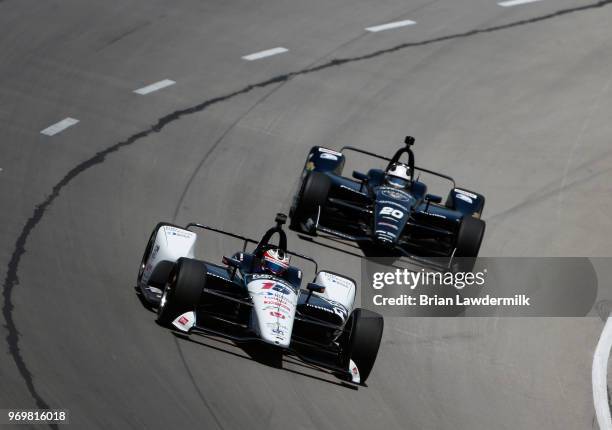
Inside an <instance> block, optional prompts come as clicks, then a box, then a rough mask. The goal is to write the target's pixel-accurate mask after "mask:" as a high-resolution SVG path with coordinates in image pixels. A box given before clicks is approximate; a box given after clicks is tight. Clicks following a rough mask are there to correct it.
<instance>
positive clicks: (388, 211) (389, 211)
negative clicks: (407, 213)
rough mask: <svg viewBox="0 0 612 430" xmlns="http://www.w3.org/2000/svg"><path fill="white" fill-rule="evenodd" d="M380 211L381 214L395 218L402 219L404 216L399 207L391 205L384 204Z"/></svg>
mask: <svg viewBox="0 0 612 430" xmlns="http://www.w3.org/2000/svg"><path fill="white" fill-rule="evenodd" d="M378 213H379V214H380V215H388V216H392V217H393V218H397V219H402V218H403V217H404V212H402V211H400V210H399V209H395V208H392V207H391V206H384V207H383V208H382V209H381V210H380V212H378Z"/></svg>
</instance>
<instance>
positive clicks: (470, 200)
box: [456, 194, 474, 204]
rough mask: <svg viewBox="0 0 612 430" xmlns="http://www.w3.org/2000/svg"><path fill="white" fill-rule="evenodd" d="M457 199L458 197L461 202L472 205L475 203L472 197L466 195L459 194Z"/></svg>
mask: <svg viewBox="0 0 612 430" xmlns="http://www.w3.org/2000/svg"><path fill="white" fill-rule="evenodd" d="M456 197H457V198H458V199H459V200H463V201H464V202H468V203H470V204H472V203H474V200H472V198H471V197H469V196H466V195H465V194H457V195H456Z"/></svg>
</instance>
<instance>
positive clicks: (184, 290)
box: [157, 258, 206, 326]
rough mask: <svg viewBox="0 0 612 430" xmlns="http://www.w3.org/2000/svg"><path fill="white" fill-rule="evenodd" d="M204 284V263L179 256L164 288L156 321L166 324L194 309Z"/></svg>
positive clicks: (198, 301)
mask: <svg viewBox="0 0 612 430" xmlns="http://www.w3.org/2000/svg"><path fill="white" fill-rule="evenodd" d="M205 284H206V264H205V263H204V262H202V261H198V260H193V259H190V258H179V260H178V261H177V263H176V266H175V268H174V270H173V271H172V273H171V275H170V280H169V281H168V283H167V284H166V286H165V288H164V292H163V294H162V298H161V301H160V303H159V307H158V309H157V322H158V323H160V324H161V325H164V326H167V325H170V324H171V323H172V321H174V320H175V319H176V317H178V316H179V315H181V314H183V313H185V312H189V311H192V310H195V308H196V307H197V306H198V305H199V303H200V298H201V296H202V290H203V289H204V286H205Z"/></svg>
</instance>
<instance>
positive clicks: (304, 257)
mask: <svg viewBox="0 0 612 430" xmlns="http://www.w3.org/2000/svg"><path fill="white" fill-rule="evenodd" d="M190 228H201V229H202V230H208V231H212V232H214V233H219V234H222V235H225V236H229V237H232V238H234V239H238V240H241V241H242V252H246V249H247V246H248V245H249V244H253V245H258V244H259V241H258V240H255V239H251V238H249V237H244V236H241V235H239V234H235V233H230V232H229V231H224V230H220V229H218V228H215V227H210V226H208V225H204V224H199V223H195V222H190V223H189V224H187V225H186V226H185V230H189V229H190ZM286 252H287V254H289V255H292V256H294V257H296V258H299V259H301V260H305V261H307V262H309V263H311V264H313V265H314V268H315V276H316V274H317V273H319V265H318V264H317V262H316V260H315V259H314V258H312V257H308V256H307V255H303V254H299V253H297V252H293V251H289V250H287V251H286Z"/></svg>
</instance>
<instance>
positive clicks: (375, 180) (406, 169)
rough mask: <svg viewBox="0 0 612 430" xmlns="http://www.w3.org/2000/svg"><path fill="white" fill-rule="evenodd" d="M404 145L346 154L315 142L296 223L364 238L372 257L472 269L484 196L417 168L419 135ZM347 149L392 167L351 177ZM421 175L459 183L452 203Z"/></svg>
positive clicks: (294, 210) (308, 229)
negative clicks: (386, 152) (388, 153)
mask: <svg viewBox="0 0 612 430" xmlns="http://www.w3.org/2000/svg"><path fill="white" fill-rule="evenodd" d="M404 143H405V146H404V147H402V148H400V149H399V150H398V151H397V152H396V153H395V154H394V155H393V157H391V158H388V157H384V156H382V155H378V154H375V153H372V152H369V151H365V150H362V149H359V148H354V147H351V146H345V147H343V148H342V149H341V150H340V152H338V151H334V150H331V149H328V148H323V147H320V146H315V147H313V148H312V149H311V150H310V153H309V154H308V157H307V159H306V163H305V165H304V169H303V171H302V176H301V181H300V186H299V188H298V191H297V192H296V194H295V196H294V198H293V201H292V205H291V209H290V212H289V214H290V217H291V222H290V228H291V229H293V230H295V231H297V232H299V233H304V234H306V235H310V236H317V235H321V236H327V237H333V238H336V239H341V240H346V241H352V242H357V243H358V244H359V245H360V246H362V249H363V250H364V253H366V252H367V253H369V255H368V254H366V256H376V257H402V256H405V257H409V258H413V259H415V260H418V261H421V262H429V263H431V266H434V267H435V266H441V267H440V268H444V269H453V268H454V269H457V268H458V265H457V264H461V267H460V268H461V269H462V270H472V268H473V266H474V262H475V258H476V257H477V256H478V252H479V249H480V245H481V243H482V239H483V236H484V232H485V222H484V221H483V220H481V219H480V217H481V214H482V211H483V209H484V204H485V198H484V196H483V195H482V194H479V193H476V192H474V191H470V190H466V189H464V188H457V186H456V184H455V181H454V179H453V178H452V177H450V176H448V175H444V174H442V173H438V172H435V171H432V170H429V169H425V168H421V167H417V166H415V161H414V153H413V151H412V149H411V147H412V145H413V144H414V138H413V137H411V136H407V137H406V139H405V141H404ZM347 151H353V152H357V153H361V154H364V155H367V156H370V157H375V158H377V159H380V160H384V161H386V162H387V166H386V169H384V170H383V169H377V168H374V169H370V170H369V171H368V172H367V173H362V172H358V171H353V174H352V178H347V177H344V176H342V170H343V167H344V164H345V161H346V158H345V154H344V153H345V152H347ZM404 155H405V156H406V157H407V160H406V161H402V160H401V158H402V156H404ZM421 173H426V174H431V175H434V176H437V177H439V178H443V179H444V180H445V181H448V182H450V183H451V184H452V187H451V189H450V191H449V193H448V196H447V198H446V202H445V203H444V204H442V197H440V196H437V195H433V194H428V193H427V186H426V184H425V183H423V182H422V181H421V180H420V174H421ZM415 175H419V176H416V177H415ZM454 262H455V263H456V264H453V263H454Z"/></svg>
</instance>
